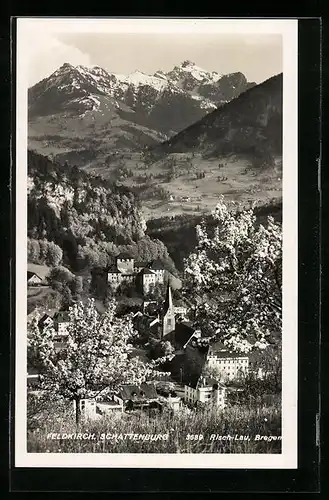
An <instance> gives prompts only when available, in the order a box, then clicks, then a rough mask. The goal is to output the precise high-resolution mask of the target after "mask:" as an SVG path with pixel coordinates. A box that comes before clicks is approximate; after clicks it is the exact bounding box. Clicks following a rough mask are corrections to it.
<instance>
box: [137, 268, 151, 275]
mask: <svg viewBox="0 0 329 500" xmlns="http://www.w3.org/2000/svg"><path fill="white" fill-rule="evenodd" d="M138 274H141V275H143V274H154V271H151V269H147V268H144V269H142V270H141V271H139V273H138Z"/></svg>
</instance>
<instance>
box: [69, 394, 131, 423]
mask: <svg viewBox="0 0 329 500" xmlns="http://www.w3.org/2000/svg"><path fill="white" fill-rule="evenodd" d="M79 407H80V413H81V418H82V419H90V420H97V419H99V418H101V417H102V416H106V415H109V414H112V413H113V412H116V413H123V401H122V399H121V398H120V397H118V396H117V395H115V394H112V395H111V396H109V397H108V398H107V399H105V400H104V401H97V400H96V399H95V398H83V399H80V401H79ZM73 410H74V412H75V411H76V402H75V401H73Z"/></svg>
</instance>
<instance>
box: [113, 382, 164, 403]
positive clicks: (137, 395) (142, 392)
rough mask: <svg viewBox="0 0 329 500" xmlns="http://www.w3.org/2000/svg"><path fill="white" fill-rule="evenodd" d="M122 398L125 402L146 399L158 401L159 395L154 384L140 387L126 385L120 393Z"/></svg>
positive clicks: (144, 384)
mask: <svg viewBox="0 0 329 500" xmlns="http://www.w3.org/2000/svg"><path fill="white" fill-rule="evenodd" d="M120 397H121V398H122V399H123V400H124V401H128V400H130V399H131V400H133V401H138V400H145V399H157V397H158V395H157V392H156V388H155V386H154V385H153V384H147V383H143V384H141V385H140V386H137V385H133V384H132V385H128V384H127V385H124V386H123V387H122V389H121V391H120Z"/></svg>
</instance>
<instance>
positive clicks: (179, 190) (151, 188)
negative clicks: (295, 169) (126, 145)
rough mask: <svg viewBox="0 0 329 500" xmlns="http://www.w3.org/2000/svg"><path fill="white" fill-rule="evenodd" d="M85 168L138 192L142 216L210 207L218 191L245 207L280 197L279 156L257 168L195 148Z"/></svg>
mask: <svg viewBox="0 0 329 500" xmlns="http://www.w3.org/2000/svg"><path fill="white" fill-rule="evenodd" d="M85 170H87V171H88V172H89V173H93V174H97V175H101V176H102V177H104V178H107V179H109V180H111V181H116V182H119V183H120V184H123V185H125V186H127V187H129V188H130V189H132V190H133V191H134V192H135V193H137V194H138V196H139V198H140V199H141V201H142V206H143V214H144V217H145V219H146V220H149V219H151V218H157V217H162V216H164V215H167V216H176V215H180V214H191V215H195V214H201V213H207V212H210V211H211V210H212V209H213V208H214V207H215V206H216V204H217V203H218V198H219V196H220V195H223V196H224V198H225V200H226V201H227V202H228V203H231V202H234V203H237V204H241V205H242V206H245V207H246V206H249V205H250V204H251V203H253V202H257V203H258V204H261V205H262V204H265V205H266V204H267V203H269V202H270V201H271V200H273V199H274V200H277V201H278V200H280V199H281V197H282V186H281V179H282V165H281V158H280V157H278V158H276V159H275V162H274V166H271V167H268V168H264V169H262V170H261V169H260V168H256V167H254V166H253V162H252V159H250V158H248V157H244V156H238V155H233V154H232V155H227V156H224V157H217V158H208V159H207V158H204V157H203V155H201V154H196V153H173V154H170V155H167V156H166V157H165V158H162V159H159V160H155V161H153V162H151V161H149V160H146V159H145V157H144V155H143V154H138V153H135V154H130V153H122V154H118V155H113V157H111V160H110V162H109V165H106V166H101V167H98V168H95V167H85Z"/></svg>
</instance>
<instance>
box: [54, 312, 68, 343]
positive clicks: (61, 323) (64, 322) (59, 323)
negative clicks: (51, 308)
mask: <svg viewBox="0 0 329 500" xmlns="http://www.w3.org/2000/svg"><path fill="white" fill-rule="evenodd" d="M53 321H54V326H55V330H56V331H57V332H58V335H59V336H61V337H62V336H66V335H67V334H68V331H67V329H68V325H69V323H70V320H69V313H68V311H58V312H56V313H55V315H54V317H53Z"/></svg>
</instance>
